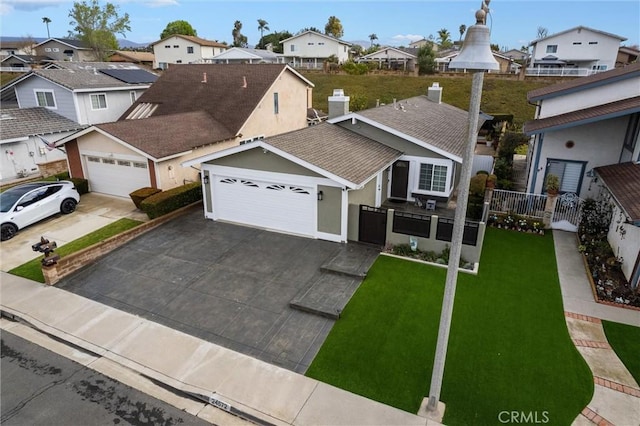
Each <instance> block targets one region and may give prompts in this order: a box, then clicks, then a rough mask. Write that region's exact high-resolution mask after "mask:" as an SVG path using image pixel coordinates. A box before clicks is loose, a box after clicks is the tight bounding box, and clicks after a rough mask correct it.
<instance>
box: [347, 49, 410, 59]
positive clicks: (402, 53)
mask: <svg viewBox="0 0 640 426" xmlns="http://www.w3.org/2000/svg"><path fill="white" fill-rule="evenodd" d="M388 51H391V52H392V54H394V53H395V54H396V55H399V56H401V57H403V58H413V59H415V58H417V56H416V55H414V54H413V53H410V52H408V51H407V50H406V49H398V48H395V47H383V48H381V49H380V50H376V51H375V52H373V53H369V54H368V55H364V56H362V57H361V58H360V59H369V58H374V57H376V56H379V55H380V54H387V55H388V53H387V52H388Z"/></svg>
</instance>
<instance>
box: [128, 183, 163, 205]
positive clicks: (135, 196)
mask: <svg viewBox="0 0 640 426" xmlns="http://www.w3.org/2000/svg"><path fill="white" fill-rule="evenodd" d="M158 192H162V190H161V189H158V188H151V187H149V186H145V187H144V188H140V189H136V190H135V191H133V192H132V193H131V194H129V197H131V201H133V204H135V205H136V207H137V208H140V204H142V202H143V201H144V200H145V199H147V198H149V197H151V196H152V195H155V194H157V193H158Z"/></svg>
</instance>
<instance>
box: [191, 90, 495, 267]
mask: <svg viewBox="0 0 640 426" xmlns="http://www.w3.org/2000/svg"><path fill="white" fill-rule="evenodd" d="M349 100H350V99H349V97H348V96H345V95H344V93H343V91H342V90H335V91H334V94H333V96H330V97H329V118H328V119H327V121H326V122H323V123H321V124H317V125H314V126H310V127H307V128H304V129H300V130H296V131H292V132H289V133H285V134H280V135H275V136H273V137H266V138H265V139H261V140H258V141H256V142H253V143H251V144H245V145H240V146H236V147H232V148H229V149H225V150H222V151H218V152H215V153H211V154H208V155H205V156H201V157H196V158H194V159H192V160H189V161H185V162H183V164H182V165H183V167H187V168H189V167H198V168H200V169H201V170H202V174H203V183H204V184H203V199H204V214H205V217H207V218H209V219H212V220H224V221H230V222H235V223H239V224H243V225H248V226H254V227H259V228H265V229H270V230H275V231H278V232H285V233H290V234H296V235H301V236H304V237H308V238H316V239H323V240H328V241H335V242H347V241H362V242H367V243H373V244H377V245H380V246H382V245H384V244H385V243H386V242H388V241H394V240H393V239H392V238H398V239H397V240H395V241H394V243H399V242H398V241H402V242H404V243H408V242H409V237H408V236H407V235H403V236H401V237H400V236H398V237H391V235H392V234H396V233H397V232H396V231H398V229H397V228H398V227H399V228H403V229H404V231H398V232H400V233H403V232H404V234H407V233H408V232H409V231H407V230H408V229H409V228H412V229H413V231H411V232H412V233H410V234H409V235H413V236H420V237H423V238H426V239H429V238H431V239H430V241H429V242H428V243H427V242H426V240H422V243H421V244H423V243H424V244H425V245H424V246H421V248H422V249H426V250H434V251H437V250H439V251H441V250H443V249H444V248H445V246H446V244H447V241H446V237H440V240H439V241H436V235H435V234H436V231H435V230H434V231H432V232H431V231H430V228H429V226H426V229H425V228H424V222H420V221H422V220H423V219H424V220H430V218H431V216H428V214H427V213H423V214H421V215H417V214H416V215H414V216H411V214H409V216H406V217H403V220H404V219H406V220H407V221H405V222H403V224H400V225H398V227H396V225H397V223H396V222H395V219H394V220H391V219H389V220H387V210H386V209H385V208H381V207H384V206H387V207H388V206H389V204H391V205H397V206H399V207H398V208H400V206H405V208H406V207H407V206H410V207H411V208H413V207H414V204H416V205H420V204H421V203H422V201H425V202H426V203H425V204H426V205H429V204H430V203H433V205H432V206H433V207H434V208H435V205H436V203H437V204H440V205H441V206H443V210H446V207H445V206H447V205H448V203H449V201H450V200H452V199H453V198H454V197H455V190H456V188H457V183H458V181H459V178H460V170H461V167H460V165H461V163H462V156H463V150H464V146H465V144H466V141H467V131H468V122H469V115H468V112H466V111H464V110H461V109H459V108H456V107H454V106H451V105H448V104H446V103H443V102H442V87H439V86H437V85H434V86H432V87H431V88H429V91H428V93H427V94H426V95H421V96H416V97H412V98H409V99H404V100H401V101H397V102H394V103H393V104H388V105H381V106H378V107H376V108H372V109H368V110H364V111H357V112H350V111H349ZM486 118H487V117H486V116H484V115H481V116H479V117H478V122H479V124H480V125H482V123H483V122H484V121H485V119H486ZM363 212H365V213H363ZM423 212H424V210H423ZM368 213H373V217H372V216H370V215H368ZM414 213H417V212H414ZM427 217H428V218H429V219H425V218H427ZM415 221H418V222H420V224H419V225H417V224H416V222H415ZM392 222H393V223H392ZM409 222H411V224H409ZM436 222H438V220H434V221H433V222H432V223H434V226H435V225H436ZM430 223H431V222H430ZM387 224H388V225H387ZM414 225H415V226H416V227H413V226H414ZM372 229H375V231H376V235H375V237H373V238H370V237H371V234H370V231H371V230H372ZM434 229H435V228H434ZM378 231H380V233H379V234H378ZM405 231H406V232H405ZM430 232H431V234H430ZM465 232H466V231H465ZM365 234H366V236H365ZM479 234H481V232H480V233H479ZM402 238H404V240H403V239H402ZM479 238H481V237H479ZM478 241H479V240H476V239H474V241H473V243H469V244H465V246H464V248H463V256H464V257H465V258H466V259H473V260H472V261H477V259H478V258H479V252H480V248H481V245H482V244H481V243H477V242H478ZM425 247H430V248H425Z"/></svg>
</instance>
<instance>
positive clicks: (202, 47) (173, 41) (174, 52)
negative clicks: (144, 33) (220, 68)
mask: <svg viewBox="0 0 640 426" xmlns="http://www.w3.org/2000/svg"><path fill="white" fill-rule="evenodd" d="M151 47H153V56H154V59H153V68H154V69H163V70H164V69H167V68H168V67H169V65H171V64H196V63H201V62H202V60H203V59H206V58H212V57H214V56H216V55H219V54H220V53H222V52H224V51H225V50H227V49H228V48H229V46H227V45H226V44H223V43H218V42H217V41H213V40H206V39H204V38H200V37H196V36H188V35H182V34H174V35H171V36H169V37H165V38H163V39H162V40H158V41H156V42H155V43H152V44H151Z"/></svg>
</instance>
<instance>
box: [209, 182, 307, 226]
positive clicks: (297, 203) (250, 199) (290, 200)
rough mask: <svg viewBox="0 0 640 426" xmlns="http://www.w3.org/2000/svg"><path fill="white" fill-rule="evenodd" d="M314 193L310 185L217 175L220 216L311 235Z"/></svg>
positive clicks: (215, 192)
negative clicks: (300, 185) (303, 185)
mask: <svg viewBox="0 0 640 426" xmlns="http://www.w3.org/2000/svg"><path fill="white" fill-rule="evenodd" d="M313 194H314V192H313V189H312V188H310V187H298V186H293V185H284V184H278V183H271V182H260V181H255V180H248V179H236V178H226V177H216V179H215V184H214V187H213V200H214V206H213V208H214V212H215V215H216V217H217V218H218V219H223V220H229V221H232V222H238V223H245V224H248V225H253V226H259V227H263V228H269V229H275V230H280V231H285V232H292V233H298V234H303V235H310V236H311V235H313V234H314V231H315V214H314V212H315V209H316V204H315V197H314V196H313Z"/></svg>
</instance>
